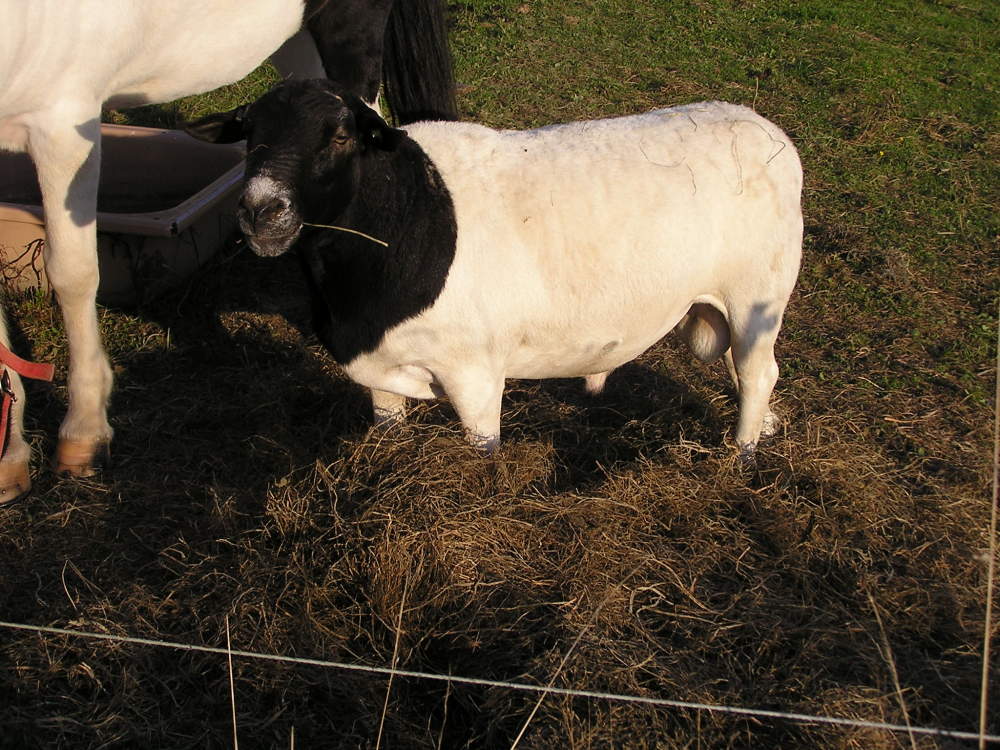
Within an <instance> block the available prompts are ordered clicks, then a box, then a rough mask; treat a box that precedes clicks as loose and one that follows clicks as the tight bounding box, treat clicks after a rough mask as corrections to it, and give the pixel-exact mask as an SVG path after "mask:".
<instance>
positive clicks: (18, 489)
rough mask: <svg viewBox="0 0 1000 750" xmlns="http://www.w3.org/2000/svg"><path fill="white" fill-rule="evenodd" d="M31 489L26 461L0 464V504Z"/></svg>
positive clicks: (10, 500)
mask: <svg viewBox="0 0 1000 750" xmlns="http://www.w3.org/2000/svg"><path fill="white" fill-rule="evenodd" d="M30 489H31V476H30V475H29V474H28V462H27V461H25V462H23V463H12V464H0V505H5V504H7V503H10V502H13V501H14V500H17V499H18V498H19V497H21V496H22V495H24V494H25V493H27V491H28V490H30Z"/></svg>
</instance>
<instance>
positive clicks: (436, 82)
mask: <svg viewBox="0 0 1000 750" xmlns="http://www.w3.org/2000/svg"><path fill="white" fill-rule="evenodd" d="M382 63H383V64H382V76H383V82H384V84H385V94H386V98H387V99H388V102H389V107H390V109H391V110H392V113H393V118H394V119H395V121H396V123H397V124H399V125H406V124H407V123H411V122H417V121H418V120H457V119H458V105H457V103H456V101H455V77H454V73H453V72H452V65H451V50H450V49H449V48H448V27H447V22H446V21H445V12H444V0H395V2H394V3H393V4H392V11H391V12H390V13H389V22H388V24H387V26H386V30H385V46H384V49H383V53H382Z"/></svg>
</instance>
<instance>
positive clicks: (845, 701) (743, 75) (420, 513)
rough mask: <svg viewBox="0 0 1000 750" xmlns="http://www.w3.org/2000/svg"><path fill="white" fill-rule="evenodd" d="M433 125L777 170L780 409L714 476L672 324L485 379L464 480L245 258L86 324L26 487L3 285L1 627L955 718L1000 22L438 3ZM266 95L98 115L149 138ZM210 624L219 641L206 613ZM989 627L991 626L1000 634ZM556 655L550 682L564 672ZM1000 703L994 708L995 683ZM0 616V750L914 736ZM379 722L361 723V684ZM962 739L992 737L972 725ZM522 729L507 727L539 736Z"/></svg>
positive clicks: (948, 2)
mask: <svg viewBox="0 0 1000 750" xmlns="http://www.w3.org/2000/svg"><path fill="white" fill-rule="evenodd" d="M449 13H450V18H451V22H452V43H453V50H454V54H455V62H456V69H457V77H458V79H459V81H460V83H461V84H462V88H461V93H460V106H461V108H462V110H463V114H464V115H465V116H467V117H468V118H470V119H476V120H480V121H483V122H485V123H487V124H491V125H495V126H504V127H522V126H531V125H538V124H542V123H549V122H558V121H566V120H570V119H576V118H582V117H597V116H605V115H613V114H620V113H631V112H641V111H644V110H647V109H650V108H653V107H658V106H667V105H672V104H680V103H686V102H690V101H696V100H702V99H724V100H729V101H734V102H739V103H742V104H746V105H750V106H753V107H754V108H755V109H756V110H757V111H758V112H760V113H761V114H763V115H764V116H766V117H768V118H770V119H772V120H774V121H775V122H776V123H777V124H779V125H780V126H781V127H782V128H784V129H785V130H786V131H787V132H788V133H789V134H790V135H791V136H792V138H793V139H794V141H795V143H796V146H797V147H798V149H799V151H800V154H801V157H802V161H803V166H804V170H805V174H806V187H805V195H804V210H805V218H806V239H805V247H804V258H803V268H802V272H801V275H800V280H799V285H798V288H797V290H796V293H795V294H794V296H793V298H792V301H791V304H790V306H789V309H788V313H787V316H786V322H785V327H784V330H783V334H782V336H781V338H780V339H779V342H778V352H777V356H778V360H779V363H780V365H781V368H782V377H781V379H780V380H779V383H778V387H777V390H776V396H777V409H778V411H779V413H780V415H781V416H782V418H783V420H784V422H783V426H782V430H781V431H780V433H779V434H778V436H776V437H775V438H774V439H773V440H771V441H770V442H768V443H767V444H764V445H762V446H761V449H760V451H759V456H758V460H757V464H756V466H755V467H754V468H753V469H744V468H741V467H740V466H739V464H738V463H737V462H736V461H735V460H734V457H733V455H732V453H731V448H730V447H729V446H728V444H727V442H726V441H727V438H728V436H729V434H730V433H731V431H732V430H733V429H734V426H735V417H736V410H735V404H734V400H733V393H732V390H731V387H730V385H729V383H728V380H727V377H726V374H725V370H724V368H723V367H722V366H721V365H716V366H713V367H704V366H701V365H699V364H697V363H695V362H692V361H691V359H690V357H689V356H688V355H687V353H686V351H685V350H684V349H683V347H682V346H679V345H678V343H677V342H675V341H673V340H671V339H669V338H668V340H666V341H664V342H663V343H661V344H660V345H658V346H657V347H654V348H653V349H652V350H650V351H649V352H647V353H646V354H645V355H643V356H642V357H641V358H640V359H639V360H638V361H636V362H635V363H633V364H631V365H628V366H626V367H623V368H621V370H619V371H616V372H615V373H614V374H613V375H612V377H611V378H610V380H609V383H608V389H607V391H606V393H605V394H603V395H602V396H600V397H598V398H589V397H586V396H585V394H583V392H582V384H581V381H579V380H577V381H561V380H557V381H545V382H540V383H539V382H527V381H512V382H510V383H509V387H508V393H507V396H506V397H505V401H504V414H503V424H504V431H505V432H504V440H505V442H504V443H503V446H502V448H501V449H500V450H499V452H498V453H497V454H496V455H495V456H493V457H489V458H487V457H484V456H482V455H480V454H478V453H476V452H475V451H474V450H472V449H471V448H468V447H467V446H465V445H464V443H463V441H462V439H461V436H460V434H459V432H458V429H457V421H456V418H455V415H454V412H453V411H452V409H451V407H450V406H449V405H448V404H447V402H441V403H425V404H420V405H415V407H414V408H413V411H412V418H411V424H412V426H411V427H409V428H407V429H406V430H405V431H404V432H402V433H401V434H399V435H394V436H392V437H385V436H383V435H380V434H379V433H375V432H371V431H369V424H370V419H369V408H370V407H369V405H368V403H367V400H366V397H365V394H364V393H363V392H362V391H361V389H360V388H358V387H356V386H354V385H353V384H351V383H350V382H349V381H347V380H346V379H345V378H344V377H343V376H342V375H341V374H340V373H339V372H338V369H337V367H336V366H335V365H334V363H333V362H332V361H331V360H330V359H329V358H328V357H327V356H326V355H325V354H324V352H323V350H322V348H321V347H320V346H319V345H318V343H317V342H316V340H315V339H314V338H313V337H312V336H311V334H310V333H309V330H308V325H307V320H308V306H307V303H306V298H305V290H304V287H303V284H302V281H301V279H300V278H299V276H298V273H297V265H296V262H295V260H294V259H278V260H274V259H271V260H265V259H259V258H256V257H254V256H253V255H252V254H251V253H250V252H249V251H248V250H247V249H246V248H245V246H244V245H243V244H242V243H241V242H239V241H238V240H236V239H234V242H233V243H232V245H231V246H230V247H228V248H226V250H225V251H224V252H223V253H222V254H220V256H219V257H218V258H217V259H216V260H215V261H213V262H212V263H210V264H209V266H208V267H207V268H206V269H205V271H204V272H203V273H201V274H199V275H198V277H197V278H195V279H193V280H192V281H191V282H190V283H189V284H187V285H185V286H184V287H183V288H182V289H178V290H176V292H174V293H172V294H170V295H169V296H168V297H166V298H163V299H160V300H158V301H156V302H154V303H151V304H149V305H147V306H146V307H144V308H143V309H141V310H137V311H119V310H111V309H102V310H101V313H100V318H101V324H102V327H103V333H104V336H105V341H106V343H107V347H108V349H109V352H110V356H111V358H112V361H113V363H114V367H115V371H116V390H115V395H114V399H113V402H112V424H113V425H114V427H115V430H116V435H115V442H114V445H113V457H114V460H113V464H112V467H111V469H110V471H109V472H107V473H106V474H105V475H104V476H102V477H101V478H100V479H99V480H98V481H90V480H87V481H72V480H63V479H58V478H56V477H54V476H53V475H52V473H51V472H50V471H49V470H48V468H47V466H46V464H45V463H44V461H43V457H47V456H51V454H52V451H53V448H54V439H55V434H56V431H57V429H58V424H59V421H60V419H61V418H62V414H63V412H64V409H65V397H66V395H65V388H64V386H65V372H66V369H65V368H66V365H67V350H66V347H65V342H64V339H63V336H62V326H61V322H60V319H59V316H58V312H57V311H56V309H55V308H54V307H53V306H52V304H51V303H50V300H48V299H46V298H43V297H39V296H37V295H23V296H14V295H11V294H8V305H7V309H8V314H9V316H10V319H11V322H12V324H13V327H14V328H18V329H19V330H20V335H19V337H18V338H17V339H16V344H17V347H18V349H19V351H20V352H21V353H30V354H31V355H32V356H34V357H35V358H38V359H42V360H48V361H53V362H55V363H56V364H57V366H58V371H59V374H58V375H57V379H56V383H55V385H38V384H32V383H29V384H28V386H27V387H28V398H29V402H30V406H29V416H28V422H27V429H28V432H29V434H30V437H31V439H32V441H33V444H34V447H35V449H36V456H37V460H36V465H37V466H38V467H39V469H38V473H37V476H36V480H35V490H34V492H33V494H32V496H31V497H29V498H28V499H27V500H25V501H23V502H20V503H18V504H16V505H14V506H12V507H9V508H3V509H0V571H2V573H0V619H3V620H12V621H17V622H22V623H31V624H36V625H51V626H57V627H65V628H70V629H77V630H86V631H91V632H100V633H107V634H116V635H131V636H136V637H141V638H150V639H160V640H166V641H177V642H183V643H188V644H195V645H207V646H215V647H218V646H221V647H225V646H226V644H227V633H228V637H229V638H231V643H232V647H233V648H234V649H242V650H248V651H257V652H262V653H272V654H283V655H287V656H296V657H308V658H315V659H321V660H333V661H343V662H350V663H354V664H362V665H373V666H379V667H385V666H389V665H390V664H393V663H395V664H396V666H398V667H400V668H403V669H408V670H417V671H427V672H434V673H437V674H442V675H449V674H451V675H456V676H465V677H477V678H485V679H490V680H498V681H512V682H518V683H527V684H535V685H547V684H549V683H550V682H551V683H552V684H553V685H554V686H556V687H562V688H579V689H587V690H596V691H606V692H609V693H619V694H628V695H634V696H643V697H653V698H667V699H672V700H679V701H692V702H702V703H710V704H723V705H730V706H741V707H750V708H762V709H771V710H778V711H791V712H799V713H806V714H820V715H828V716H836V717H846V718H853V719H864V720H869V721H876V722H889V723H894V724H905V723H906V722H907V721H909V722H911V723H912V724H913V725H917V726H924V727H928V726H929V727H940V728H946V729H953V730H962V731H976V729H977V726H978V721H979V685H980V672H981V668H982V640H983V631H984V611H985V605H986V581H985V573H986V560H987V557H986V555H985V550H987V549H988V544H989V533H988V532H989V510H990V496H991V491H992V489H991V488H992V484H991V483H992V480H993V471H994V463H993V459H992V453H993V445H994V442H993V440H994V437H993V425H994V413H995V412H994V409H995V403H994V399H995V392H996V391H995V388H996V385H995V384H996V357H997V352H996V346H997V332H998V328H997V311H998V291H1000V289H998V286H1000V285H998V279H1000V273H998V270H1000V269H998V256H1000V253H998V247H997V237H998V222H997V206H998V205H1000V195H998V185H1000V173H998V172H1000V170H998V168H997V164H998V157H1000V139H998V135H997V133H998V124H1000V122H998V120H1000V118H998V107H997V96H998V91H997V82H998V80H1000V65H998V56H997V49H998V48H1000V33H998V30H1000V6H998V5H997V4H996V3H993V2H989V1H988V0H963V2H958V0H942V1H941V2H928V1H927V0H917V1H915V2H905V3H904V2H899V1H898V0H887V2H883V3H878V4H876V3H864V2H848V1H846V0H845V1H844V2H839V3H832V2H818V1H817V0H804V1H802V2H790V1H788V2H780V1H776V2H769V3H765V2H752V1H745V2H744V1H737V0H731V1H730V2H723V1H722V0H698V1H696V2H691V3H668V2H664V1H663V0H588V1H587V2H584V1H583V0H562V1H561V2H555V1H554V0H534V1H530V0H529V1H528V2H514V1H512V0H496V1H494V2H482V1H480V0H465V1H464V2H454V3H451V5H450V7H449ZM270 80H272V79H271V74H270V73H269V72H268V71H267V69H262V70H261V71H258V73H257V74H255V76H254V77H253V78H252V79H251V80H249V81H246V82H242V83H240V84H237V85H235V86H233V87H230V88H228V89H226V90H225V91H222V92H217V93H214V94H211V95H207V96H205V97H198V98H195V99H190V100H185V101H183V102H180V103H178V104H176V105H171V106H169V107H162V108H154V109H144V110H135V111H132V112H121V113H110V114H109V116H111V117H113V118H115V119H118V120H120V121H126V122H137V123H142V124H161V125H168V126H169V125H173V124H175V123H176V122H177V121H178V119H183V118H185V117H191V116H195V115H198V114H201V113H204V112H206V111H209V110H212V109H217V108H223V107H229V106H233V105H234V104H235V103H238V102H241V101H246V100H248V99H250V98H252V97H253V96H254V95H255V94H256V93H257V92H259V91H260V90H262V88H264V87H266V85H267V84H268V82H269V81H270ZM227 623H228V624H227ZM995 631H996V626H995V625H994V632H995ZM567 654H568V658H566V657H567ZM993 666H994V668H993V678H992V694H993V696H994V701H993V703H994V706H997V705H998V704H997V697H998V696H1000V680H998V674H1000V672H998V670H997V668H996V667H997V666H1000V665H997V664H994V665H993ZM232 670H233V672H232V677H233V692H232V694H231V693H230V673H229V669H228V666H227V660H226V658H225V656H220V655H218V654H209V653H198V652H181V651H174V650H168V649H162V648H155V647H151V646H144V645H137V644H119V643H110V642H103V641H92V640H84V639H78V638H70V637H67V636H63V635H43V634H38V633H25V632H20V631H11V630H5V629H0V747H2V748H34V747H38V748H42V747H44V748H99V747H100V748H105V747H170V748H188V747H190V748H206V747H228V746H231V745H233V744H234V742H233V717H232V711H233V708H232V707H233V706H234V705H235V714H236V716H235V718H236V727H237V733H238V739H239V745H240V747H243V748H247V747H290V746H291V744H292V738H293V736H294V746H295V747H296V748H317V747H324V748H326V747H343V748H360V747H369V748H371V747H375V746H376V744H377V742H378V738H379V736H380V734H381V747H384V748H411V747H428V748H438V747H440V748H464V747H468V748H501V747H502V748H506V747H510V746H511V745H512V743H513V742H514V740H515V738H516V737H517V736H518V735H519V733H520V732H521V730H522V727H524V726H525V724H527V726H526V729H525V731H524V734H523V737H522V739H521V740H520V743H519V744H518V747H523V748H570V749H572V750H581V749H583V748H678V749H679V748H685V749H690V750H695V749H696V748H705V749H708V748H857V749H858V750H870V749H874V750H880V749H883V748H912V747H917V748H922V749H925V748H940V749H941V750H951V749H953V748H960V747H973V746H975V743H968V742H960V741H958V740H953V739H945V738H940V737H933V736H926V737H925V736H917V737H913V738H911V737H909V736H907V735H906V734H905V733H903V734H899V733H892V732H889V731H886V730H882V729H872V728H864V727H844V726H823V725H817V724H809V723H799V722H791V721H787V720H782V719H774V718H766V717H764V718H762V717H747V716H734V715H726V714H721V713H710V712H703V711H694V710H690V709H675V708H664V707H655V706H648V705H639V704H631V703H624V702H619V701H611V700H607V699H595V698H582V697H571V696H563V695H550V696H548V697H547V698H546V699H545V700H544V701H543V702H541V704H540V706H539V707H538V710H537V712H536V713H534V714H532V710H533V709H534V708H535V704H536V702H537V700H538V698H537V696H536V695H534V694H531V693H525V692H519V691H514V690H511V689H508V688H503V687H495V686H493V687H491V686H476V685H464V684H458V683H446V682H434V681H428V680H421V679H415V678H403V677H396V678H395V679H394V680H393V681H392V683H391V685H390V684H389V682H388V679H387V678H386V677H385V676H380V675H372V674H361V673H356V672H345V671H341V670H336V669H331V668H324V667H317V666H302V665H291V664H286V663H280V664H279V663H272V662H262V661H255V660H251V659H246V658H235V659H234V660H233V665H232ZM387 696H388V697H387ZM990 716H991V718H990V721H989V729H990V731H991V732H993V733H1000V709H998V710H994V711H993V712H992V713H991V714H990ZM529 719H530V720H529Z"/></svg>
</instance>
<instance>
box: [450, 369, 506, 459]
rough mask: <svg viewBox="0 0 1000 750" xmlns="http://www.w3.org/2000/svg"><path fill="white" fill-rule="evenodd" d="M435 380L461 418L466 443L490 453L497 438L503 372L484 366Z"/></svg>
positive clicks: (495, 444) (498, 433)
mask: <svg viewBox="0 0 1000 750" xmlns="http://www.w3.org/2000/svg"><path fill="white" fill-rule="evenodd" d="M438 379H439V380H440V382H441V385H442V387H443V388H444V390H445V393H446V394H447V395H448V398H449V399H451V403H452V405H453V406H454V407H455V411H457V412H458V418H459V419H461V420H462V426H463V427H465V432H466V435H467V436H468V438H469V442H470V443H472V444H473V445H475V446H476V447H477V448H482V449H483V450H484V451H486V452H487V453H492V452H493V450H494V449H495V448H496V446H497V443H499V441H500V401H501V399H502V397H503V386H504V378H503V375H502V374H500V373H495V372H493V371H491V370H489V369H487V368H475V369H472V368H470V369H467V370H463V371H461V372H458V373H454V374H451V375H449V376H448V377H446V378H440V377H439V378H438Z"/></svg>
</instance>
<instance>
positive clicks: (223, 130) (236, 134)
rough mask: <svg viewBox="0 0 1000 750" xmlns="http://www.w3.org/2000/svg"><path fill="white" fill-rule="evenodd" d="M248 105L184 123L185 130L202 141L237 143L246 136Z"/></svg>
mask: <svg viewBox="0 0 1000 750" xmlns="http://www.w3.org/2000/svg"><path fill="white" fill-rule="evenodd" d="M247 109H248V107H247V105H246V104H244V105H243V106H242V107H237V108H236V109H231V110H229V111H228V112H217V113H216V114H214V115H207V116H206V117H202V118H201V119H200V120H194V121H193V122H187V123H184V130H185V131H186V132H187V133H188V135H191V136H193V137H195V138H197V139H198V140H200V141H208V142H209V143H236V141H242V140H244V139H245V138H246V137H247V136H246V128H245V124H246V122H245V119H244V118H245V117H246V113H247Z"/></svg>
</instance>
